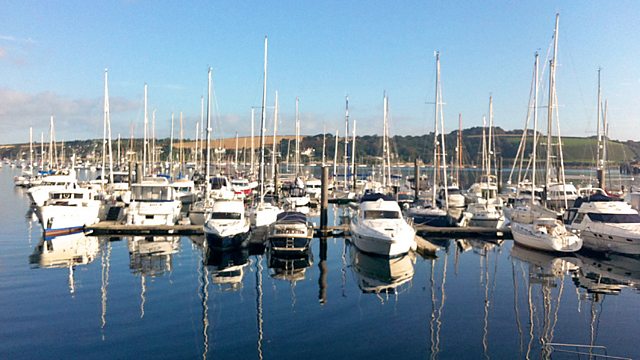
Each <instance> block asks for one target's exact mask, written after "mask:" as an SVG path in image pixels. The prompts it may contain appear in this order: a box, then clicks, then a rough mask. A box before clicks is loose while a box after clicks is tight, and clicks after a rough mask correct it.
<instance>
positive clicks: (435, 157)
mask: <svg viewBox="0 0 640 360" xmlns="http://www.w3.org/2000/svg"><path fill="white" fill-rule="evenodd" d="M435 55H436V89H435V96H436V99H435V111H434V115H433V184H432V186H431V188H432V189H431V206H432V207H433V208H435V207H436V191H437V189H436V188H437V186H438V184H437V180H436V179H437V178H438V111H439V106H440V91H439V88H440V87H439V86H438V84H439V83H440V52H438V51H436V54H435ZM415 181H416V184H417V181H418V179H416V180H415Z"/></svg>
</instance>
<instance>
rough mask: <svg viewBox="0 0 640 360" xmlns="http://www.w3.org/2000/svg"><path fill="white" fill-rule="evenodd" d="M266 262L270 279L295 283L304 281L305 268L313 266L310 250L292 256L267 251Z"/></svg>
mask: <svg viewBox="0 0 640 360" xmlns="http://www.w3.org/2000/svg"><path fill="white" fill-rule="evenodd" d="M267 261H268V264H269V265H268V266H269V269H271V271H272V272H271V277H272V278H274V279H278V280H286V281H290V282H292V283H295V282H296V281H300V280H304V278H305V273H306V271H307V268H309V267H310V266H311V265H312V264H313V255H312V253H311V249H310V248H309V249H307V250H305V251H303V252H300V253H293V254H288V253H282V252H274V251H268V252H267Z"/></svg>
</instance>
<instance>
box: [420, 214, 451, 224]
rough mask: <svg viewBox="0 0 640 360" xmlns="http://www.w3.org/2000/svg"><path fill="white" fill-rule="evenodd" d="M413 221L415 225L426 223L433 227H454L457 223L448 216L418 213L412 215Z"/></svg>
mask: <svg viewBox="0 0 640 360" xmlns="http://www.w3.org/2000/svg"><path fill="white" fill-rule="evenodd" d="M413 223H414V224H416V225H427V226H433V227H456V226H458V224H457V223H456V221H455V220H454V219H453V218H452V217H451V216H450V215H448V214H447V215H445V216H438V215H433V216H432V215H418V216H414V217H413Z"/></svg>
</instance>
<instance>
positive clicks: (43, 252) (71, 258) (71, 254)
mask: <svg viewBox="0 0 640 360" xmlns="http://www.w3.org/2000/svg"><path fill="white" fill-rule="evenodd" d="M99 250H100V242H99V241H98V238H97V237H95V236H86V235H85V234H84V233H76V234H71V235H65V236H58V237H54V238H50V239H48V240H45V239H44V238H41V239H40V241H39V242H38V244H37V245H36V246H35V248H34V250H33V254H31V256H29V262H30V263H31V264H32V265H33V267H36V268H68V269H69V292H70V293H71V294H73V293H74V292H75V281H74V271H75V267H76V266H77V265H87V264H89V263H91V262H92V261H93V260H95V258H96V256H97V255H98V252H99Z"/></svg>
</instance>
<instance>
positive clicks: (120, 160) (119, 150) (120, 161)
mask: <svg viewBox="0 0 640 360" xmlns="http://www.w3.org/2000/svg"><path fill="white" fill-rule="evenodd" d="M120 146H121V144H120V133H118V156H117V159H118V169H119V168H120V165H122V157H121V156H122V152H121V149H120Z"/></svg>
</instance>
